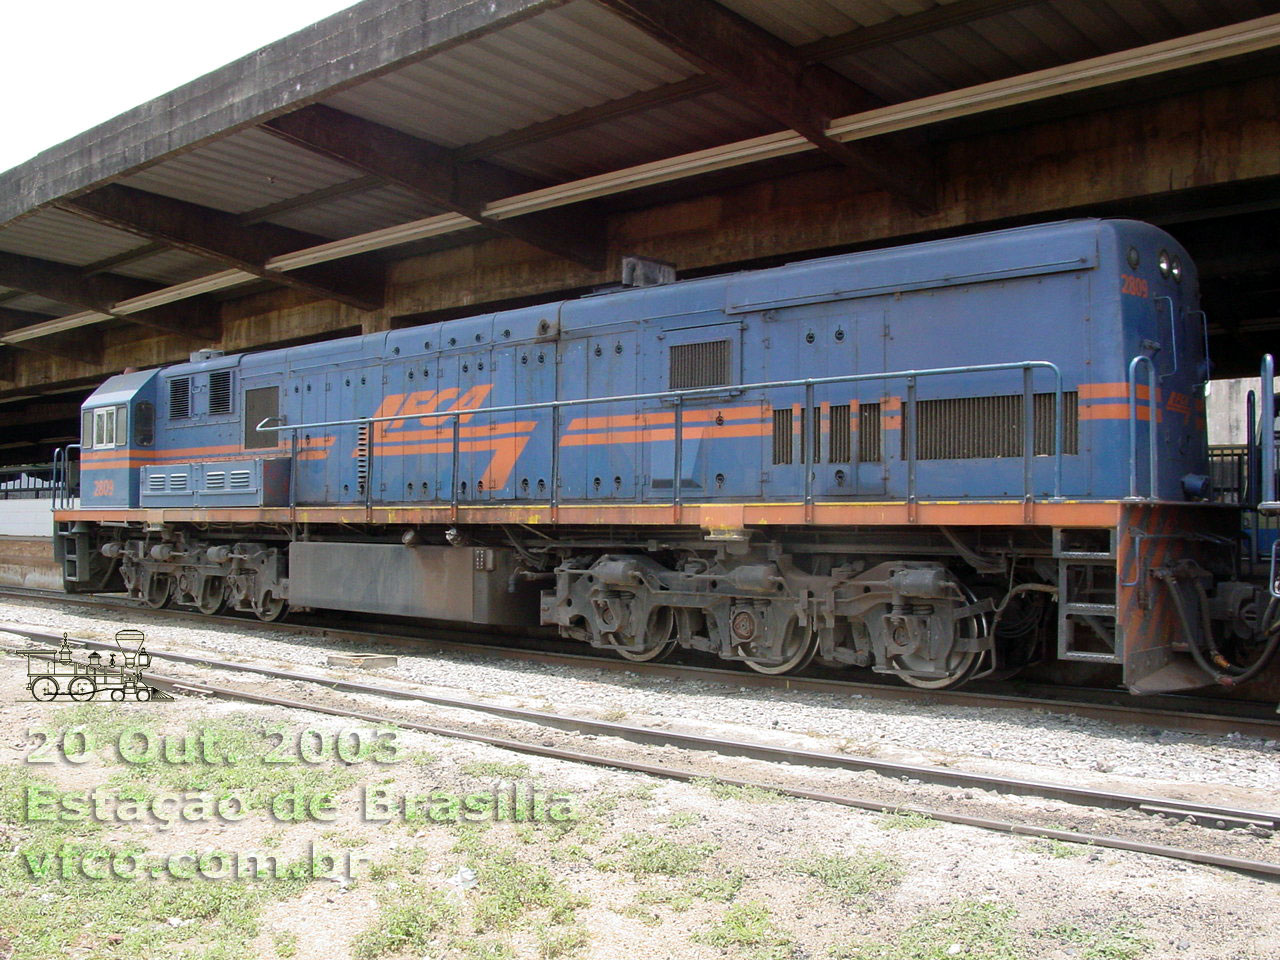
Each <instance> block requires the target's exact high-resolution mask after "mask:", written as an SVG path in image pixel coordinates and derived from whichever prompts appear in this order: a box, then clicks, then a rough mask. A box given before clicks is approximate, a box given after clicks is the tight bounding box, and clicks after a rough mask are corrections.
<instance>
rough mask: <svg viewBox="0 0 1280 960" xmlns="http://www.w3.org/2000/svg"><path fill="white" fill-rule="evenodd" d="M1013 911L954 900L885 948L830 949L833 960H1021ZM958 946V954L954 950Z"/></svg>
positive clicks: (870, 945) (852, 946) (878, 945)
mask: <svg viewBox="0 0 1280 960" xmlns="http://www.w3.org/2000/svg"><path fill="white" fill-rule="evenodd" d="M1015 913H1016V911H1015V910H1014V909H1013V908H1012V907H1008V906H1003V905H1000V904H994V903H979V902H977V901H974V900H958V901H956V902H955V903H952V904H951V905H950V906H947V907H945V908H943V909H941V910H935V911H932V912H930V913H926V914H924V915H923V916H921V917H920V918H919V919H917V920H916V921H915V922H914V923H913V924H911V926H909V927H907V929H905V930H903V931H902V932H901V933H899V934H898V935H897V936H896V937H894V938H893V939H892V940H890V941H888V942H886V943H863V944H856V945H855V944H848V945H844V946H839V947H834V948H832V951H831V955H832V957H834V958H837V960H945V958H947V957H949V956H957V955H958V956H962V957H964V958H965V960H1023V958H1024V957H1025V956H1026V953H1025V951H1023V950H1022V949H1021V947H1020V946H1019V945H1018V943H1017V937H1016V935H1015V933H1014V931H1013V928H1012V919H1013V917H1014V915H1015ZM956 947H959V949H958V950H957V949H955V948H956Z"/></svg>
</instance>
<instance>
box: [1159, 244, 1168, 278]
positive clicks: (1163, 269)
mask: <svg viewBox="0 0 1280 960" xmlns="http://www.w3.org/2000/svg"><path fill="white" fill-rule="evenodd" d="M1156 265H1157V266H1158V267H1159V268H1160V276H1162V277H1164V278H1165V279H1166V280H1167V279H1168V278H1169V251H1168V250H1161V251H1160V258H1159V259H1158V260H1157V261H1156Z"/></svg>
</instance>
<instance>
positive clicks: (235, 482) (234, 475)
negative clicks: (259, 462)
mask: <svg viewBox="0 0 1280 960" xmlns="http://www.w3.org/2000/svg"><path fill="white" fill-rule="evenodd" d="M251 486H253V475H252V474H251V473H250V471H248V470H232V471H231V488H232V489H233V490H243V489H246V488H247V487H251Z"/></svg>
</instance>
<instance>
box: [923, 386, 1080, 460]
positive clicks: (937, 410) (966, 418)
mask: <svg viewBox="0 0 1280 960" xmlns="http://www.w3.org/2000/svg"><path fill="white" fill-rule="evenodd" d="M1022 403H1023V400H1022V395H1021V394H1015V395H1013V396H1004V397H957V398H955V399H951V400H922V401H920V402H919V403H918V404H917V426H916V456H917V457H918V458H919V459H921V460H974V459H996V458H1001V457H1021V456H1022ZM1077 404H1078V394H1076V392H1075V391H1070V392H1064V393H1063V395H1062V419H1063V435H1062V451H1063V453H1066V454H1076V453H1079V452H1080V432H1079V429H1078V423H1077V412H1076V408H1077ZM1033 407H1034V414H1033V418H1032V419H1033V420H1034V427H1035V442H1034V445H1033V449H1034V452H1035V455H1036V456H1038V457H1041V456H1049V455H1051V454H1052V453H1053V434H1054V410H1053V408H1054V394H1052V393H1037V394H1036V395H1035V399H1034V403H1033ZM903 443H904V444H905V443H906V434H905V431H904V434H903ZM903 456H904V457H905V456H906V452H905V446H904V448H903Z"/></svg>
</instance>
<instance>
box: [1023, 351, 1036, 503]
mask: <svg viewBox="0 0 1280 960" xmlns="http://www.w3.org/2000/svg"><path fill="white" fill-rule="evenodd" d="M1035 458H1036V395H1035V392H1034V391H1033V390H1032V386H1031V368H1030V367H1023V368H1022V501H1023V503H1030V502H1031V500H1032V492H1033V490H1034V479H1033V477H1032V465H1033V464H1034V463H1035Z"/></svg>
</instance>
